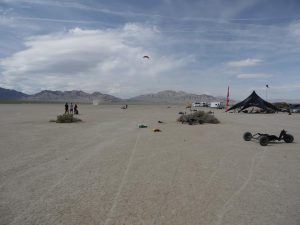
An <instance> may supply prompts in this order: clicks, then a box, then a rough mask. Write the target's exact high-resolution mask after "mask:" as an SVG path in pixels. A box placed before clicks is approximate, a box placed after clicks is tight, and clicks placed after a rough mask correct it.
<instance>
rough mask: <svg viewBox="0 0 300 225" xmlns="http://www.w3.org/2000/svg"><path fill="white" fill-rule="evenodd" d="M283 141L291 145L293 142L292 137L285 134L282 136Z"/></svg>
mask: <svg viewBox="0 0 300 225" xmlns="http://www.w3.org/2000/svg"><path fill="white" fill-rule="evenodd" d="M283 140H284V141H285V142H286V143H292V142H293V141H294V137H293V135H290V134H286V135H284V137H283Z"/></svg>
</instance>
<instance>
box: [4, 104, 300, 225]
mask: <svg viewBox="0 0 300 225" xmlns="http://www.w3.org/2000/svg"><path fill="white" fill-rule="evenodd" d="M62 110H63V105H55V104H50V105H40V104H36V105H29V104H26V105H23V104H20V105H0V127H1V128H0V224H1V225H12V224H24V225H26V224H28V225H32V224H39V225H42V224H51V225H53V224H70V225H71V224H72V225H74V224H104V225H115V224H116V225H117V224H119V225H125V224H128V225H135V224H137V225H141V224H145V225H151V224H164V225H168V224H170V225H177V224H178V225H182V224H188V225H189V224H193V225H194V224H212V225H221V224H222V225H225V224H228V225H235V224H236V225H240V224H247V225H254V224H256V225H261V224H272V225H276V224H278V225H282V224H289V225H299V224H300V192H299V190H300V150H299V149H300V147H299V144H298V141H299V142H300V130H299V127H300V115H296V114H294V115H292V116H289V115H287V114H274V115H245V114H226V113H223V112H221V111H216V112H215V115H216V117H217V118H219V119H220V121H221V124H218V125H209V124H205V125H199V126H198V125H197V126H189V125H182V124H179V123H176V119H177V117H178V112H179V111H184V107H181V106H173V107H171V108H167V107H166V106H162V105H160V106H149V105H147V106H142V105H135V106H129V108H128V109H127V110H121V109H120V107H119V106H114V105H109V106H92V105H80V112H81V113H82V115H80V118H81V119H82V120H83V121H84V122H82V123H79V124H55V123H49V122H48V121H49V119H52V118H55V116H56V115H57V114H59V112H60V111H62ZM158 120H161V121H164V122H166V123H164V124H158V123H157V121H158ZM142 123H143V124H147V125H149V127H150V128H159V129H161V130H162V132H160V133H154V132H152V130H151V129H150V128H148V129H147V128H146V129H138V124H142ZM281 129H286V130H287V131H288V132H289V133H291V134H293V135H294V137H295V141H296V142H295V143H292V144H285V143H283V144H270V145H269V146H267V147H261V146H260V145H259V144H257V143H255V142H244V141H243V140H242V134H243V133H244V132H245V131H250V132H253V133H254V132H268V133H274V134H279V132H280V130H281Z"/></svg>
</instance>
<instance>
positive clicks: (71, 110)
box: [70, 102, 73, 114]
mask: <svg viewBox="0 0 300 225" xmlns="http://www.w3.org/2000/svg"><path fill="white" fill-rule="evenodd" d="M70 113H71V114H73V103H72V102H71V105H70Z"/></svg>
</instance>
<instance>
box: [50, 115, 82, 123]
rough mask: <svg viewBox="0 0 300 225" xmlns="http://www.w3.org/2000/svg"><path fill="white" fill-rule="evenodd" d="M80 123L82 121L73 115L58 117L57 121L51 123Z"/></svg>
mask: <svg viewBox="0 0 300 225" xmlns="http://www.w3.org/2000/svg"><path fill="white" fill-rule="evenodd" d="M80 121H81V119H78V118H76V117H74V116H73V114H63V115H58V116H57V119H56V120H50V122H56V123H76V122H80Z"/></svg>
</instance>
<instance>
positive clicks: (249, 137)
mask: <svg viewBox="0 0 300 225" xmlns="http://www.w3.org/2000/svg"><path fill="white" fill-rule="evenodd" d="M243 138H244V140H245V141H250V140H251V139H252V134H251V133H250V132H245V133H244V135H243Z"/></svg>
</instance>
